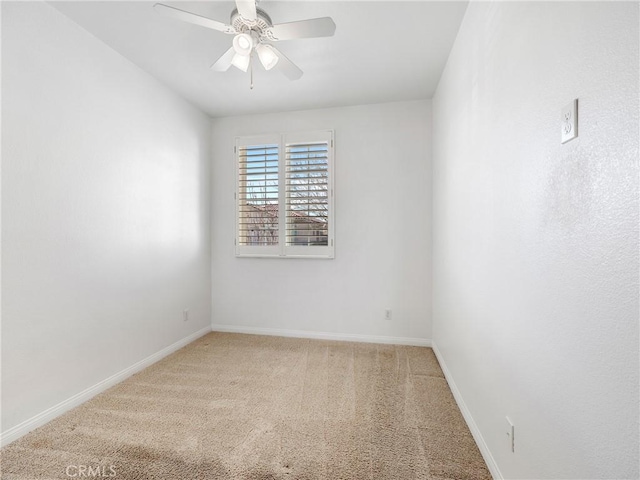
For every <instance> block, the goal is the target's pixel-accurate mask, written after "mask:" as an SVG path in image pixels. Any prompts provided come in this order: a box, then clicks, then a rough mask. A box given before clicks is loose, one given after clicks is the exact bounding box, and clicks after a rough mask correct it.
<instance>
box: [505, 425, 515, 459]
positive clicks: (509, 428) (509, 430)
mask: <svg viewBox="0 0 640 480" xmlns="http://www.w3.org/2000/svg"><path fill="white" fill-rule="evenodd" d="M504 418H505V420H506V421H507V425H506V428H505V430H506V432H505V433H506V434H507V438H508V439H509V450H510V451H511V453H515V451H516V439H515V435H516V427H514V426H513V423H512V422H511V419H510V418H509V417H504Z"/></svg>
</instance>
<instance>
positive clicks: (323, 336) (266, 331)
mask: <svg viewBox="0 0 640 480" xmlns="http://www.w3.org/2000/svg"><path fill="white" fill-rule="evenodd" d="M211 330H212V331H214V332H229V333H248V334H252V335H272V336H276V337H295V338H313V339H318V340H338V341H343V342H363V343H384V344H392V345H413V346H417V347H430V346H431V340H429V339H428V338H413V337H387V336H382V335H358V334H353V333H328V332H312V331H308V330H288V329H280V328H260V327H241V326H237V325H219V324H213V325H211Z"/></svg>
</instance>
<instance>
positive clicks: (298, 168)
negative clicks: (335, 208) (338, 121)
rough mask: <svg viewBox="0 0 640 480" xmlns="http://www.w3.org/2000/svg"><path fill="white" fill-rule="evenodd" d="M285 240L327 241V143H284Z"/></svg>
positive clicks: (307, 243)
mask: <svg viewBox="0 0 640 480" xmlns="http://www.w3.org/2000/svg"><path fill="white" fill-rule="evenodd" d="M285 160H286V163H285V164H286V170H285V173H286V174H285V178H286V189H285V202H286V215H287V218H286V244H287V245H288V246H327V245H329V143H328V142H326V141H321V142H309V143H286V144H285Z"/></svg>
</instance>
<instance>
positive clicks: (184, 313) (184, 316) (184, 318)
mask: <svg viewBox="0 0 640 480" xmlns="http://www.w3.org/2000/svg"><path fill="white" fill-rule="evenodd" d="M182 321H183V322H187V321H189V309H188V308H186V309H184V310H183V311H182Z"/></svg>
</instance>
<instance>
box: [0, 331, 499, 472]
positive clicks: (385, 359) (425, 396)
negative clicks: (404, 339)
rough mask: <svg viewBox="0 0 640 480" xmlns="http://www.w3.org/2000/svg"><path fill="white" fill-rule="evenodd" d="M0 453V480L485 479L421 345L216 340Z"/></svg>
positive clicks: (213, 336) (219, 336) (196, 345)
mask: <svg viewBox="0 0 640 480" xmlns="http://www.w3.org/2000/svg"><path fill="white" fill-rule="evenodd" d="M0 454H1V455H2V479H6V480H27V479H28V480H31V479H34V480H35V479H67V480H68V479H69V478H111V479H114V480H151V479H158V480H174V479H175V480H200V479H202V480H226V479H229V480H231V479H233V480H236V479H238V480H268V479H270V480H281V479H288V480H303V479H304V480H306V479H309V480H311V479H323V480H339V479H344V480H359V479H367V480H412V479H427V480H436V479H437V480H441V479H469V480H470V479H477V480H489V479H491V475H490V474H489V471H488V470H487V467H486V465H485V463H484V461H483V459H482V457H481V455H480V452H479V451H478V448H477V446H476V444H475V443H474V441H473V438H472V437H471V434H470V432H469V430H468V428H467V426H466V424H465V422H464V420H463V418H462V415H461V414H460V411H459V410H458V408H457V406H456V403H455V401H454V399H453V396H452V394H451V391H450V390H449V386H448V385H447V381H446V380H445V378H444V375H443V374H442V370H441V369H440V366H439V365H438V362H437V360H436V357H435V355H434V353H433V351H432V350H431V349H430V348H424V347H406V346H394V345H375V344H364V343H347V342H332V341H322V340H307V339H294V338H281V337H268V336H256V335H240V334H227V333H210V334H208V335H206V336H204V337H201V338H200V339H198V340H196V341H195V342H193V343H191V344H190V345H188V346H186V347H185V348H183V349H181V350H179V351H177V352H176V353H174V354H172V355H170V356H168V357H166V358H165V359H163V360H161V361H160V362H158V363H156V364H154V365H152V366H151V367H149V368H147V369H145V370H143V371H142V372H140V373H138V374H136V375H134V376H132V377H130V378H129V379H127V380H125V381H124V382H122V383H120V384H118V385H116V386H114V387H112V388H111V389H109V390H107V391H106V392H104V393H102V394H100V395H97V396H96V397H94V398H93V399H91V400H89V401H88V402H86V403H84V404H82V405H81V406H79V407H77V408H75V409H73V410H71V411H70V412H68V413H66V414H64V415H62V416H60V417H58V418H56V419H55V420H53V421H51V422H50V423H48V424H47V425H45V426H43V427H41V428H39V429H37V430H35V431H33V432H31V433H29V434H27V435H25V436H24V437H22V438H20V439H19V440H17V441H15V442H13V443H12V444H10V445H8V446H6V447H4V448H3V449H2V451H1V452H0Z"/></svg>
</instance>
